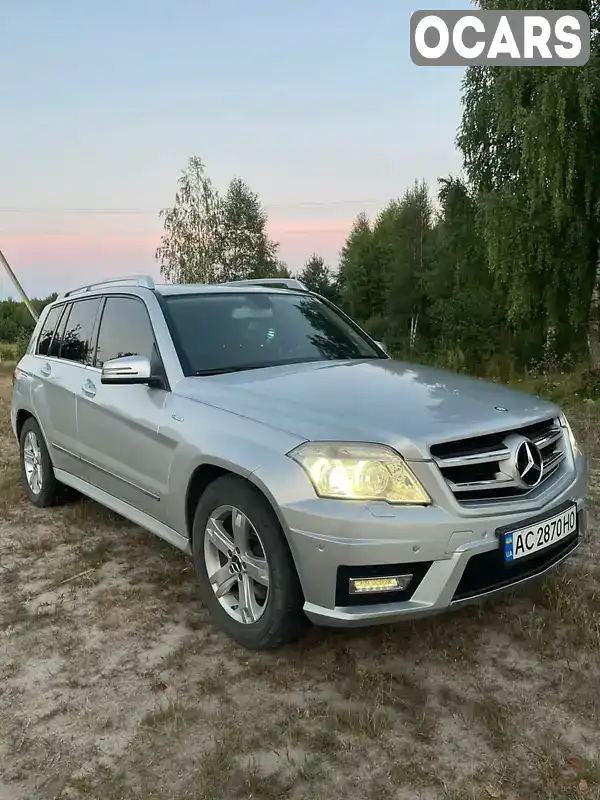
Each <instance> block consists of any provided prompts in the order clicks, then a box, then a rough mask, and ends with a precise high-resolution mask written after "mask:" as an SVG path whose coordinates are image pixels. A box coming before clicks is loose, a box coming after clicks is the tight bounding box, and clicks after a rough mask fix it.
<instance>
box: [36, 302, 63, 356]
mask: <svg viewBox="0 0 600 800" xmlns="http://www.w3.org/2000/svg"><path fill="white" fill-rule="evenodd" d="M62 310H63V306H56V307H55V308H51V309H50V311H49V312H48V316H47V317H46V320H45V322H44V325H43V328H42V330H41V332H40V338H39V339H38V343H37V351H36V352H37V353H39V355H41V356H49V355H52V354H51V353H50V343H51V342H52V336H53V335H54V329H55V328H56V325H57V323H58V320H59V319H60V315H61V314H62Z"/></svg>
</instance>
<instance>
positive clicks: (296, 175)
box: [0, 0, 471, 296]
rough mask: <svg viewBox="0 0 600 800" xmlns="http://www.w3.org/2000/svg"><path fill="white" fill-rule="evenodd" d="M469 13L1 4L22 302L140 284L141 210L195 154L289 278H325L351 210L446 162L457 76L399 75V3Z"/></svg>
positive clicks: (457, 3) (188, 2)
mask: <svg viewBox="0 0 600 800" xmlns="http://www.w3.org/2000/svg"><path fill="white" fill-rule="evenodd" d="M469 7H471V4H470V3H469V2H467V1H466V0H437V2H424V3H418V4H416V5H413V4H412V3H408V2H406V0H374V2H373V3H371V4H370V5H369V4H365V3H364V2H358V0H319V2H317V0H303V2H302V3H299V2H286V1H285V0H254V2H252V3H250V2H248V1H247V0H173V2H172V3H166V2H164V0H163V2H158V0H106V1H105V2H104V3H87V2H86V3H82V2H81V0H60V2H50V1H49V0H20V2H14V3H9V2H4V3H2V4H1V9H0V30H1V31H2V47H1V48H0V70H1V74H2V76H3V80H2V83H0V110H1V125H0V247H1V248H2V249H3V250H4V253H5V255H6V256H7V258H8V259H9V261H10V262H11V264H12V265H13V268H14V269H15V271H16V272H17V274H18V275H19V277H20V279H21V282H22V283H23V285H24V287H25V290H26V291H27V293H28V294H30V295H31V296H43V295H46V294H48V293H49V292H51V291H53V290H56V291H62V290H64V289H66V288H68V287H69V286H72V285H77V284H79V283H81V282H83V281H85V280H88V279H99V278H102V277H104V276H107V275H118V274H121V273H125V274H126V273H132V272H144V273H149V274H151V275H154V276H155V277H158V276H159V271H158V265H157V263H156V261H155V260H154V251H155V249H156V246H157V244H158V243H159V240H160V234H161V224H160V220H159V219H158V211H159V209H160V208H162V207H164V206H168V205H170V204H171V203H172V201H173V197H174V192H175V187H176V181H177V178H178V176H179V174H180V172H181V170H182V169H183V168H184V167H185V165H186V162H187V159H188V157H189V156H190V155H191V154H192V153H196V154H197V155H199V156H200V157H201V158H202V159H203V160H204V162H205V163H206V165H207V171H208V173H209V175H210V176H211V177H212V179H213V180H214V182H215V183H216V184H217V186H218V187H219V188H221V189H223V190H224V189H225V188H226V186H227V183H228V181H229V179H230V178H231V177H233V176H234V175H236V174H237V175H240V177H242V178H243V179H244V180H245V181H247V183H249V184H250V186H251V187H252V188H253V189H254V190H255V191H256V192H258V194H259V195H260V197H261V199H262V201H263V203H264V205H265V207H266V208H267V211H268V213H269V232H270V234H271V236H272V237H273V238H275V239H276V240H278V241H279V242H280V244H281V256H282V258H283V259H284V260H285V261H286V262H287V263H288V265H289V266H290V268H291V269H292V270H294V271H295V270H296V269H299V268H300V267H301V266H302V264H303V262H304V261H305V260H306V258H308V256H309V255H310V254H311V253H312V252H315V251H316V252H319V253H321V254H322V255H323V256H324V257H325V258H326V259H327V260H328V261H329V263H330V264H332V265H333V266H335V265H336V264H337V258H338V253H339V249H340V247H341V245H342V244H343V241H344V239H345V236H346V234H347V232H348V230H349V227H350V225H351V223H352V220H353V219H354V218H355V217H356V215H357V214H358V213H359V212H360V211H363V210H364V211H367V213H369V214H371V215H374V214H375V213H376V212H377V211H378V210H379V208H380V207H381V206H382V205H384V204H385V203H386V202H387V201H388V200H389V199H390V198H392V197H397V196H398V195H401V194H402V193H403V192H404V190H405V189H406V188H407V187H408V186H409V185H410V184H411V183H412V182H413V181H414V180H415V179H421V178H424V179H425V180H427V181H428V182H429V183H430V185H431V186H432V188H435V182H436V179H437V177H438V176H440V175H445V174H448V173H449V172H457V171H458V170H459V169H460V157H459V154H458V153H457V152H456V150H455V145H454V139H455V134H456V128H457V126H458V123H459V121H460V94H459V92H460V81H461V79H462V75H463V73H462V70H460V69H449V68H436V67H433V68H431V67H430V68H419V67H416V66H414V65H413V64H412V62H411V61H410V57H409V52H408V35H409V20H410V14H411V12H412V11H414V10H417V9H420V8H439V9H442V8H469ZM8 295H12V296H16V293H15V291H14V289H13V287H12V285H11V284H10V282H9V279H8V277H7V276H6V275H5V274H2V276H1V277H0V296H8Z"/></svg>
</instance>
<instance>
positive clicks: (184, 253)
mask: <svg viewBox="0 0 600 800" xmlns="http://www.w3.org/2000/svg"><path fill="white" fill-rule="evenodd" d="M160 217H161V219H162V220H163V223H164V228H165V232H164V234H163V236H162V239H161V243H160V246H159V247H158V248H157V250H156V258H157V260H158V261H159V262H160V271H161V273H162V274H163V275H164V276H165V278H166V279H167V280H168V281H171V282H173V283H218V282H221V281H230V280H243V279H246V278H262V277H272V276H274V275H280V274H281V272H282V270H284V271H286V269H287V268H285V265H282V264H281V262H280V261H279V259H278V257H277V251H278V249H279V245H278V244H277V243H276V242H273V241H271V240H270V239H269V238H268V236H267V233H266V223H267V215H266V213H265V211H264V209H263V207H262V205H261V203H260V200H259V198H258V195H257V194H256V193H255V192H253V191H251V190H250V188H249V187H248V186H247V185H246V184H245V183H244V182H243V181H242V180H241V178H233V180H232V181H231V182H230V184H229V187H228V189H227V193H226V194H225V197H221V195H220V194H219V192H218V190H217V189H216V187H215V186H214V184H213V183H212V181H211V179H210V178H209V177H208V176H207V175H206V172H205V167H204V164H203V162H202V160H201V159H200V158H198V157H197V156H192V157H191V158H190V159H189V161H188V166H187V169H186V170H184V171H183V172H182V174H181V176H180V178H179V181H178V190H177V192H176V194H175V202H174V205H173V207H172V208H168V209H163V210H162V211H161V212H160Z"/></svg>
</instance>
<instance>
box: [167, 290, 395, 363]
mask: <svg viewBox="0 0 600 800" xmlns="http://www.w3.org/2000/svg"><path fill="white" fill-rule="evenodd" d="M228 288H230V289H231V288H232V287H228ZM256 294H257V292H247V291H244V290H243V289H242V288H241V287H240V291H239V292H231V291H224V292H219V291H214V292H185V293H184V292H182V293H181V294H177V293H174V294H168V295H166V294H165V295H161V294H160V293H158V292H157V293H156V297H157V299H158V303H159V305H160V307H161V309H162V312H163V315H164V318H165V322H166V324H167V328H168V330H169V333H170V335H171V339H172V341H173V345H174V347H175V350H176V352H177V356H178V358H179V363H180V364H181V370H182V372H183V374H184V375H185V377H186V378H190V377H198V376H197V373H198V372H199V370H195V369H194V368H193V366H192V364H190V362H189V359H188V357H187V355H186V351H185V347H184V346H183V344H182V342H181V339H180V337H179V334H178V332H177V327H176V325H175V322H174V320H173V316H172V313H171V308H170V306H171V302H172V301H174V300H175V299H177V298H179V297H185V298H186V299H191V298H194V297H202V298H205V297H215V296H219V297H223V296H227V297H231V296H232V295H241V296H256ZM260 294H265V295H267V296H271V297H277V296H280V295H282V294H285V295H294V296H295V297H307V296H308V297H312V298H313V299H314V300H317V301H319V302H321V303H323V304H324V305H326V306H327V307H328V308H329V309H330V310H331V311H333V313H334V314H336V315H337V316H338V317H341V319H342V320H343V321H344V322H345V323H346V324H347V325H348V326H349V327H350V328H352V330H353V331H354V332H355V333H356V334H358V336H359V337H360V338H361V339H362V340H363V341H364V342H365V343H366V344H368V345H369V346H370V347H371V348H372V349H373V351H374V354H373V356H372V357H371V356H362V357H361V358H358V359H342V360H345V361H365V360H388V361H389V359H390V356H389V355H388V353H386V352H385V350H382V348H381V347H380V346H379V345H378V343H377V342H376V341H375V339H373V338H371V336H369V334H368V333H367V332H366V331H365V330H364V329H363V328H361V327H360V325H358V323H356V322H355V321H354V320H353V319H352V318H351V317H349V316H348V315H347V314H346V313H345V312H344V311H342V309H341V308H338V306H336V305H335V303H332V302H331V300H329V299H328V298H327V297H323V296H322V295H320V294H317V293H316V292H302V291H298V290H295V289H287V290H283V289H280V290H277V289H275V290H272V291H266V292H260ZM321 360H323V359H311V360H310V362H309V360H308V359H301V360H293V359H289V360H286V361H285V362H282V363H280V364H278V365H277V366H286V365H287V364H300V363H312V362H319V361H321ZM268 366H276V365H274V364H269V365H267V364H264V365H258V366H254V365H253V364H249V365H248V367H243V368H240V370H236V371H242V369H250V368H254V369H262V368H265V369H266V368H267V367H268ZM206 374H207V373H206ZM221 374H224V373H221Z"/></svg>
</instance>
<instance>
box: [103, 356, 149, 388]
mask: <svg viewBox="0 0 600 800" xmlns="http://www.w3.org/2000/svg"><path fill="white" fill-rule="evenodd" d="M100 383H108V384H114V385H116V386H129V385H135V384H143V383H145V384H148V385H152V384H153V383H154V380H153V378H152V370H151V366H150V359H149V358H146V356H123V358H111V359H110V360H109V361H105V362H104V364H103V365H102V375H101V376H100Z"/></svg>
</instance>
